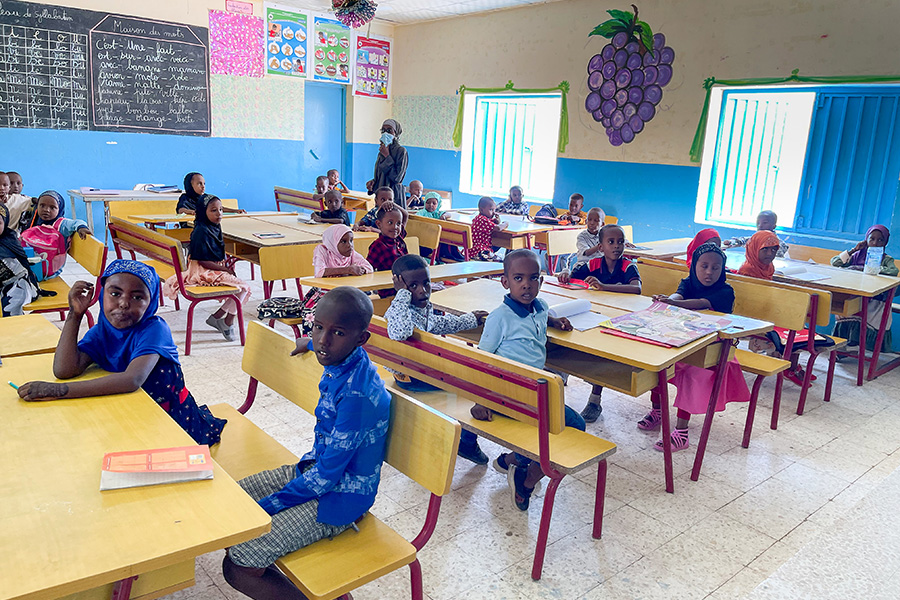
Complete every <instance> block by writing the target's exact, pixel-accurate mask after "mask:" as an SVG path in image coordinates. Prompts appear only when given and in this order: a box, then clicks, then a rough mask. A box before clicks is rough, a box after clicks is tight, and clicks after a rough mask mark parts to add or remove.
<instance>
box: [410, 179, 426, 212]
mask: <svg viewBox="0 0 900 600" xmlns="http://www.w3.org/2000/svg"><path fill="white" fill-rule="evenodd" d="M423 189H424V186H423V185H422V182H421V181H419V180H418V179H413V180H412V181H410V182H409V187H408V188H407V190H408V191H409V198H407V200H406V207H407V209H408V210H412V209H419V208H422V207H423V206H425V202H424V201H423V198H422V190H423Z"/></svg>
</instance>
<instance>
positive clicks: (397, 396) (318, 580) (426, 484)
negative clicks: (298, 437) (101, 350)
mask: <svg viewBox="0 0 900 600" xmlns="http://www.w3.org/2000/svg"><path fill="white" fill-rule="evenodd" d="M294 347H295V343H294V340H292V339H290V338H289V337H287V336H285V335H284V334H282V333H280V332H277V331H274V330H272V329H269V328H267V327H265V326H263V325H262V324H260V323H256V322H253V323H250V327H249V330H248V331H247V346H246V348H245V349H244V358H243V362H242V368H243V370H244V372H245V373H247V374H248V375H249V376H250V384H249V387H248V390H247V399H246V401H245V402H244V404H243V406H241V407H240V408H238V409H235V408H234V407H232V406H231V405H229V404H225V403H223V404H216V405H214V406H211V407H210V410H211V411H212V413H213V414H214V415H216V416H218V417H222V418H226V419H228V426H227V427H226V428H225V431H223V432H222V441H221V443H219V444H216V445H215V446H213V447H212V449H211V450H210V452H211V454H212V457H213V458H214V459H215V461H216V462H217V463H218V464H219V465H221V466H222V468H223V469H225V471H226V472H227V473H228V474H229V475H230V476H231V477H233V478H234V479H242V478H244V477H247V476H249V475H252V474H254V473H258V472H260V471H263V470H267V469H274V468H277V467H280V466H282V465H285V464H291V463H296V462H298V460H299V458H298V457H297V456H296V455H294V454H293V453H292V452H290V451H288V450H287V449H286V448H285V447H284V446H282V445H281V444H279V443H278V442H276V441H275V440H274V439H272V438H271V437H270V436H269V435H267V434H266V433H265V432H263V431H262V430H261V429H260V428H258V427H257V426H256V425H254V424H253V423H252V422H251V421H250V419H248V418H247V417H245V416H244V413H246V412H247V411H248V410H250V408H251V407H252V406H253V403H254V400H255V398H256V392H257V388H258V385H259V384H260V383H262V384H263V385H265V386H267V387H268V388H270V389H272V390H273V391H274V392H275V393H277V394H280V395H282V396H284V397H285V398H287V399H288V400H290V401H291V402H293V403H294V404H296V405H297V406H299V407H300V408H302V409H304V410H305V411H307V412H308V413H309V414H315V409H316V406H317V404H318V393H317V388H318V385H319V381H320V379H321V377H322V367H321V366H320V365H319V363H318V361H316V359H315V357H314V356H312V353H307V354H305V355H301V356H293V357H292V356H290V353H291V351H292V350H293V349H294ZM379 374H380V375H381V376H382V378H384V379H387V380H393V377H392V376H391V375H390V374H389V373H387V372H385V371H384V369H380V370H379ZM389 391H390V393H391V395H392V399H391V421H390V429H389V430H388V434H387V446H386V448H385V457H384V462H385V463H386V464H389V465H391V466H392V467H394V468H395V469H397V470H398V471H400V472H401V473H402V474H403V475H405V476H406V477H409V478H410V479H412V480H413V481H415V482H416V483H418V484H419V485H420V486H422V487H423V488H425V490H426V491H428V492H430V499H429V502H428V508H427V510H426V512H425V517H424V525H423V526H422V529H421V531H419V533H418V535H416V537H415V538H413V540H412V541H407V540H406V539H405V538H404V537H403V536H401V535H400V534H399V533H397V532H395V531H394V530H393V529H391V528H390V527H389V526H388V525H386V524H385V523H383V522H382V521H380V520H379V519H378V518H377V517H375V516H373V515H372V514H371V513H367V514H366V515H365V516H364V517H363V518H362V519H360V520H359V521H358V522H357V525H358V527H359V531H358V532H354V531H347V532H345V533H343V534H341V535H338V536H336V537H334V538H333V539H324V540H320V541H318V542H316V543H314V544H311V545H309V546H306V547H305V548H301V549H300V550H297V551H296V552H292V553H290V554H288V555H286V556H282V557H281V558H280V559H278V560H277V561H276V565H278V568H279V569H281V571H282V572H283V573H284V574H285V575H286V576H287V577H288V578H289V579H290V580H291V581H292V582H293V583H294V584H295V585H296V586H297V587H298V588H300V591H301V592H303V594H304V595H305V596H306V597H307V598H310V599H311V600H332V599H335V598H343V599H346V598H350V592H351V591H352V590H354V589H356V588H358V587H360V586H362V585H365V584H366V583H369V582H371V581H374V580H376V579H378V578H380V577H382V576H384V575H386V574H388V573H391V572H393V571H396V570H398V569H401V568H403V567H404V566H408V567H409V571H410V588H411V596H412V598H413V600H421V599H422V598H423V596H424V593H423V589H422V568H421V565H420V564H419V561H418V557H417V554H418V552H419V551H421V550H422V548H423V547H424V546H425V544H426V543H427V542H428V540H429V539H430V538H431V534H432V533H433V531H434V528H435V525H436V524H437V519H438V516H439V514H440V508H441V500H442V498H443V496H445V495H446V494H447V493H449V492H450V485H451V483H452V481H453V471H454V467H455V465H456V451H457V449H458V447H459V434H460V425H459V423H458V422H457V421H456V420H455V419H452V418H450V417H447V416H444V415H442V414H440V413H439V412H437V411H435V410H432V409H431V408H429V407H427V406H425V405H423V404H421V403H419V402H418V401H416V400H414V399H413V398H411V397H409V396H407V395H406V394H404V393H402V392H398V391H396V390H393V389H390V390H389Z"/></svg>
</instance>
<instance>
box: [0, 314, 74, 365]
mask: <svg viewBox="0 0 900 600" xmlns="http://www.w3.org/2000/svg"><path fill="white" fill-rule="evenodd" d="M59 334H60V331H59V328H58V327H57V326H56V325H54V324H53V323H51V322H50V321H48V320H47V318H46V317H44V315H35V314H30V315H20V316H18V317H3V318H2V319H0V356H2V357H3V358H6V357H8V356H24V355H26V354H43V353H45V352H55V351H56V344H57V343H58V342H59Z"/></svg>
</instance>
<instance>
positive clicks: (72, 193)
mask: <svg viewBox="0 0 900 600" xmlns="http://www.w3.org/2000/svg"><path fill="white" fill-rule="evenodd" d="M107 192H116V193H115V194H113V193H108V194H96V195H94V194H83V193H81V190H68V191H67V193H68V194H69V199H70V200H71V201H72V202H71V204H72V218H73V219H74V218H76V217H77V211H76V209H75V207H76V203H75V200H81V201H83V202H84V206H85V209H86V210H87V218H86V219H85V220H86V221H87V224H88V228H89V229H90V230H91V231H97V230H96V229H94V214H93V212H92V211H91V202H102V203H103V228H104V229H105V228H106V226H107V225H108V224H109V203H110V202H120V201H129V200H176V201H177V200H178V198H179V196H181V192H173V193H170V194H156V193H154V192H146V191H142V190H107Z"/></svg>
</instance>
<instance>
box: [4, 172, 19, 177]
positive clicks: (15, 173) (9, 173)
mask: <svg viewBox="0 0 900 600" xmlns="http://www.w3.org/2000/svg"><path fill="white" fill-rule="evenodd" d="M6 174H7V175H19V174H18V173H17V172H15V171H6ZM19 177H21V175H19Z"/></svg>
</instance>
